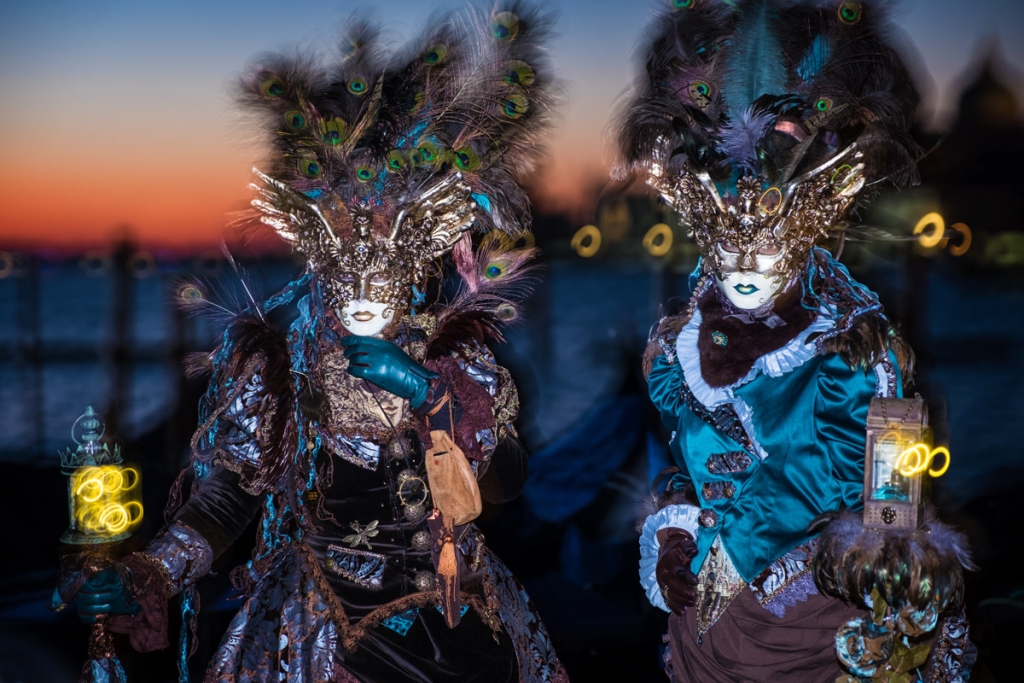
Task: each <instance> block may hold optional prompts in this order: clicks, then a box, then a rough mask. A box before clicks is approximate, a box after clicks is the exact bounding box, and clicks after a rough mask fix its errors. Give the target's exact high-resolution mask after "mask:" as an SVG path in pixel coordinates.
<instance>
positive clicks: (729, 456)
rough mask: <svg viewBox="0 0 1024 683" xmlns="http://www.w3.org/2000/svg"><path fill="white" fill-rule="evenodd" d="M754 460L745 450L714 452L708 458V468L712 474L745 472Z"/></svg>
mask: <svg viewBox="0 0 1024 683" xmlns="http://www.w3.org/2000/svg"><path fill="white" fill-rule="evenodd" d="M752 462H753V460H752V459H751V457H750V456H749V455H747V454H746V453H744V452H743V451H729V452H728V453H712V454H711V456H710V457H709V458H708V462H707V468H708V472H710V473H711V474H730V473H732V472H745V471H746V470H747V468H748V467H750V463H752Z"/></svg>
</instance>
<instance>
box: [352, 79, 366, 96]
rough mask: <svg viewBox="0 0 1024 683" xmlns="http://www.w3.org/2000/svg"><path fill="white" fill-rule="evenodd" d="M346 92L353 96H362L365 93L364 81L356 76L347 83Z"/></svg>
mask: <svg viewBox="0 0 1024 683" xmlns="http://www.w3.org/2000/svg"><path fill="white" fill-rule="evenodd" d="M348 91H349V92H350V93H352V94H353V95H362V94H363V93H365V92H366V79H365V78H362V77H360V76H356V77H355V78H353V79H352V80H351V81H349V82H348Z"/></svg>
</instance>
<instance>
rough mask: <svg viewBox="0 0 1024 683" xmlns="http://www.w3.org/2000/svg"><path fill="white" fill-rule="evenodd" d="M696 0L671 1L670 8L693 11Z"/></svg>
mask: <svg viewBox="0 0 1024 683" xmlns="http://www.w3.org/2000/svg"><path fill="white" fill-rule="evenodd" d="M696 4H697V0H672V6H673V7H675V8H676V9H693V6H694V5H696Z"/></svg>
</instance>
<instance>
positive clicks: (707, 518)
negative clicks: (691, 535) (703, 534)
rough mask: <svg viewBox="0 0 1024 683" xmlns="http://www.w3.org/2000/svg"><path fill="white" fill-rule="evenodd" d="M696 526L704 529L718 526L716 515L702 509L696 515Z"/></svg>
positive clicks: (711, 511) (709, 510)
mask: <svg viewBox="0 0 1024 683" xmlns="http://www.w3.org/2000/svg"><path fill="white" fill-rule="evenodd" d="M697 524H700V525H701V526H702V527H704V528H705V529H710V528H711V527H713V526H715V525H716V524H718V513H717V512H715V511H714V510H711V509H709V508H704V509H703V510H701V511H700V514H699V515H697Z"/></svg>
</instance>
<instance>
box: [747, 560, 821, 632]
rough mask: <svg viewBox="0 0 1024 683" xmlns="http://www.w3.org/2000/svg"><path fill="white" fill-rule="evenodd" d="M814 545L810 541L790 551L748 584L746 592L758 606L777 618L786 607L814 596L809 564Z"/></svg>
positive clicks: (814, 589)
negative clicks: (752, 595)
mask: <svg viewBox="0 0 1024 683" xmlns="http://www.w3.org/2000/svg"><path fill="white" fill-rule="evenodd" d="M815 547H816V543H815V542H814V541H811V542H810V543H806V544H803V545H798V546H797V547H795V548H793V549H792V550H790V551H789V552H788V553H786V554H785V555H783V556H782V557H780V558H779V559H777V560H775V561H774V562H772V563H771V564H770V565H768V566H767V567H766V568H765V570H764V571H763V572H761V573H760V574H758V576H757V577H756V578H755V579H754V580H753V581H751V582H750V590H751V591H752V592H753V593H754V597H755V598H757V601H758V602H759V603H761V606H762V607H764V608H765V609H767V610H768V611H769V612H771V613H772V614H774V615H775V616H777V617H782V615H783V614H785V611H786V607H792V606H793V605H795V604H796V603H797V601H804V600H806V599H807V598H808V597H810V596H811V595H814V594H815V593H817V592H818V591H817V589H816V588H815V587H814V580H813V578H812V577H811V573H810V571H811V561H812V559H813V557H814V549H815Z"/></svg>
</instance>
